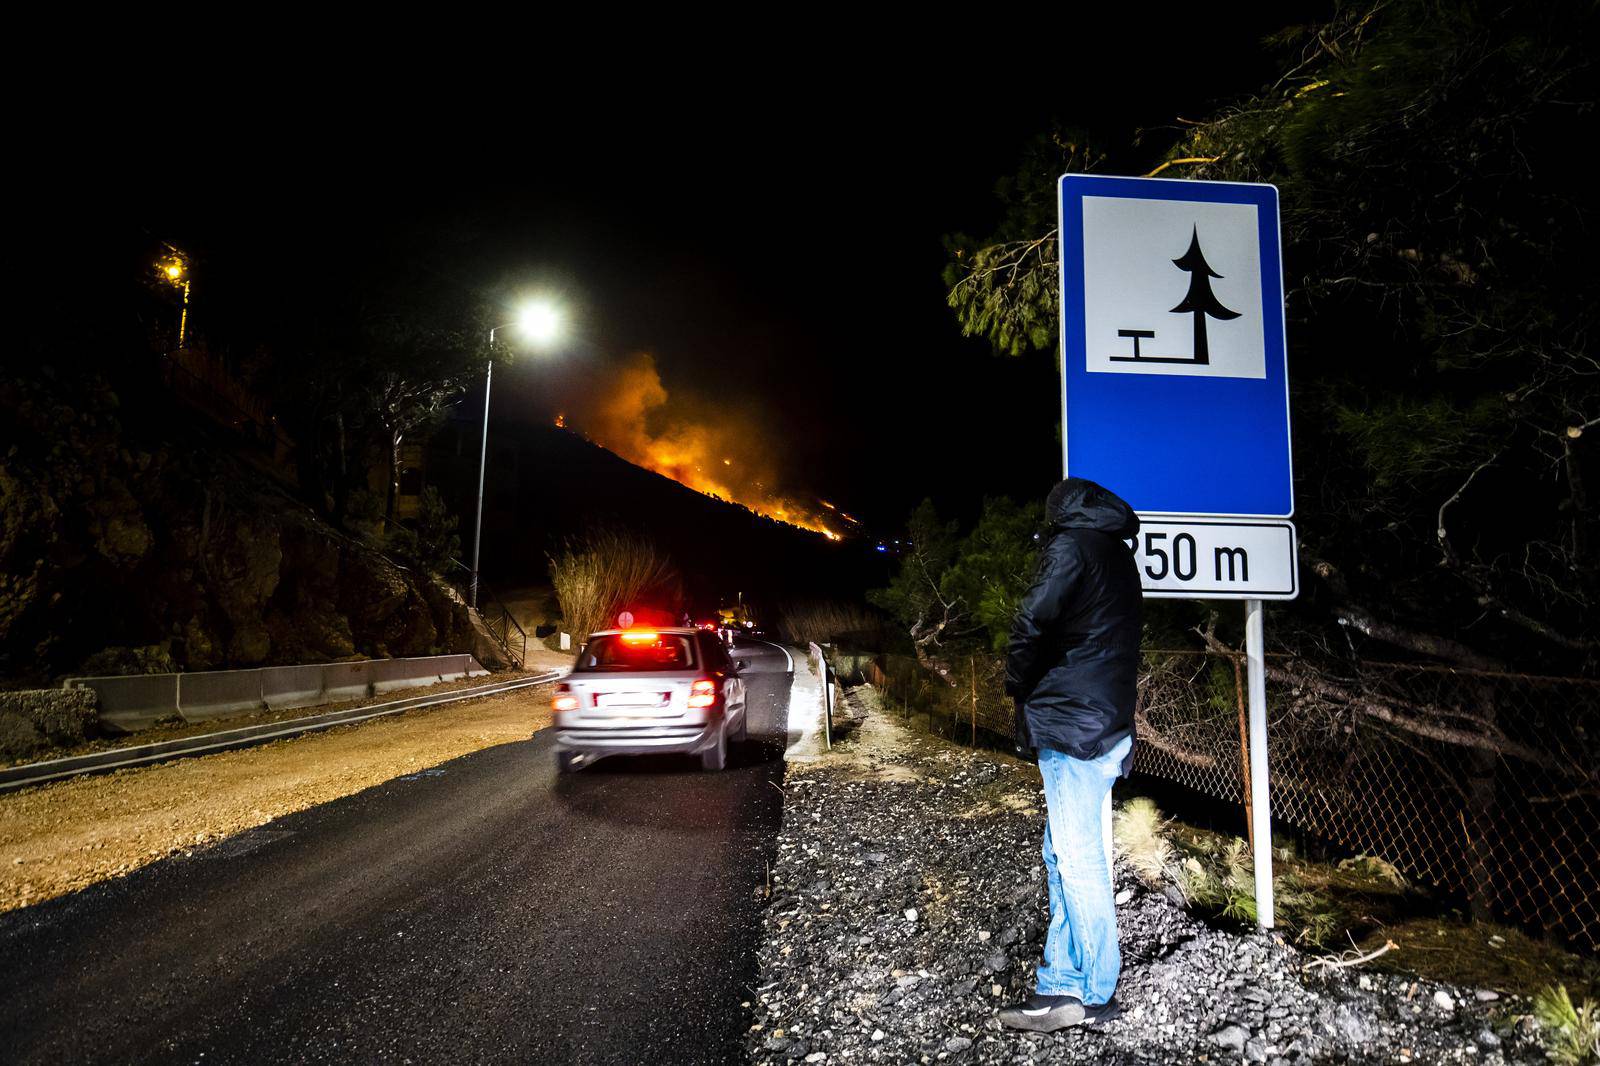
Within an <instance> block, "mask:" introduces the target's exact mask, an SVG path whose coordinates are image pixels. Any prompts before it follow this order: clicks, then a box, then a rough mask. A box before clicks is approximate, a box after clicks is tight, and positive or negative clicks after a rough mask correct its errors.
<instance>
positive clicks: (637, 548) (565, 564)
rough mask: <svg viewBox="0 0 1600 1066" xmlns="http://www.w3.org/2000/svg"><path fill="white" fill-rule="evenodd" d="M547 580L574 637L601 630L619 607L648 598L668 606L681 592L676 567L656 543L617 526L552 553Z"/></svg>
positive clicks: (587, 534)
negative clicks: (557, 552)
mask: <svg viewBox="0 0 1600 1066" xmlns="http://www.w3.org/2000/svg"><path fill="white" fill-rule="evenodd" d="M550 581H551V584H553V585H554V586H555V592H556V599H557V600H558V601H559V602H560V604H561V617H562V619H563V621H564V622H565V624H566V627H567V630H568V631H569V632H571V633H572V635H573V637H574V639H576V640H579V641H582V640H584V639H585V638H587V637H588V635H589V634H590V633H593V632H595V631H596V630H599V629H605V628H607V627H608V626H609V625H610V624H611V620H612V618H614V617H615V616H616V614H617V612H618V611H619V610H621V609H622V608H623V607H625V606H629V605H632V604H636V603H639V602H641V601H642V600H643V599H645V598H649V599H651V600H652V601H654V602H655V603H657V604H659V605H662V606H666V605H668V604H669V602H670V603H676V601H677V600H678V599H679V598H680V597H679V584H680V583H679V578H678V571H677V568H676V567H675V566H673V564H672V560H670V559H669V558H667V556H666V554H665V553H664V552H662V551H661V550H660V549H659V548H657V547H656V545H655V544H654V543H653V542H652V541H650V540H647V539H646V538H644V537H641V536H638V535H637V534H634V533H629V532H626V531H624V530H618V529H598V530H592V531H590V532H589V533H586V534H584V535H583V536H581V537H578V538H576V539H574V540H572V541H569V542H567V545H566V546H565V547H564V548H562V550H561V552H560V553H559V554H557V555H552V556H551V557H550Z"/></svg>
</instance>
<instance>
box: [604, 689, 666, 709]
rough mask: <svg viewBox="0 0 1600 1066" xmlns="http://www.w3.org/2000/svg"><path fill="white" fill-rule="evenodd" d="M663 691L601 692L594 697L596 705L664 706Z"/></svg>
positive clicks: (664, 696)
mask: <svg viewBox="0 0 1600 1066" xmlns="http://www.w3.org/2000/svg"><path fill="white" fill-rule="evenodd" d="M667 702H668V694H667V693H665V692H602V693H600V695H599V696H597V697H595V701H594V705H595V706H596V707H606V708H611V707H665V706H666V705H667Z"/></svg>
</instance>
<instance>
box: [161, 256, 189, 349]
mask: <svg viewBox="0 0 1600 1066" xmlns="http://www.w3.org/2000/svg"><path fill="white" fill-rule="evenodd" d="M167 251H168V252H169V253H170V254H169V255H168V256H167V257H166V258H165V259H162V260H161V261H160V262H159V263H157V264H156V267H157V269H159V270H160V271H161V275H162V277H164V278H166V279H167V280H168V281H170V282H171V283H172V284H173V285H176V286H178V287H180V288H182V289H183V310H182V311H180V312H179V313H178V344H177V346H178V347H179V348H182V347H183V338H184V335H185V334H187V333H188V331H189V261H188V260H187V259H185V258H184V255H183V253H182V252H180V251H178V250H177V249H176V248H174V247H173V246H172V245H170V244H169V245H167Z"/></svg>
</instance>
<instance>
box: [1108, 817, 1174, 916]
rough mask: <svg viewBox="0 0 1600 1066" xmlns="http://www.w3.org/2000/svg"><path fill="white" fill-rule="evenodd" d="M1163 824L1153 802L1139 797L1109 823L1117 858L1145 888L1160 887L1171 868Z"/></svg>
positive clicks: (1164, 824) (1164, 825) (1166, 823)
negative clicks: (1137, 877) (1142, 882)
mask: <svg viewBox="0 0 1600 1066" xmlns="http://www.w3.org/2000/svg"><path fill="white" fill-rule="evenodd" d="M1167 825H1168V822H1167V820H1166V819H1163V818H1162V817H1161V811H1160V809H1159V808H1158V807H1156V805H1155V802H1154V801H1152V800H1150V799H1147V798H1145V797H1143V796H1139V797H1136V798H1134V799H1131V800H1129V801H1128V802H1127V803H1126V804H1124V805H1123V807H1122V810H1121V811H1119V812H1118V814H1117V817H1116V819H1115V821H1114V822H1113V823H1112V828H1111V838H1112V840H1113V841H1114V842H1115V843H1116V854H1117V856H1118V857H1119V858H1121V859H1122V861H1123V862H1124V863H1126V864H1127V866H1128V868H1129V869H1131V870H1132V871H1133V872H1134V873H1136V874H1138V875H1139V877H1140V879H1142V880H1143V881H1144V882H1145V884H1147V885H1160V884H1161V883H1162V881H1163V880H1164V879H1165V878H1166V877H1167V874H1168V868H1169V867H1170V866H1171V865H1172V845H1171V844H1169V843H1168V842H1167V837H1166V828H1167ZM1175 880H1176V879H1175ZM1180 887H1182V886H1181V885H1180ZM1185 894H1186V895H1187V893H1185Z"/></svg>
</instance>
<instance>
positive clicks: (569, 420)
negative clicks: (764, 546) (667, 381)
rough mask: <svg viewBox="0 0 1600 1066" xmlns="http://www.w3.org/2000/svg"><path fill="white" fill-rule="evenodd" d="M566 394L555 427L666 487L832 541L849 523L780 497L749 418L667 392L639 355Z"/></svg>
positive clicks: (828, 510) (767, 449)
mask: <svg viewBox="0 0 1600 1066" xmlns="http://www.w3.org/2000/svg"><path fill="white" fill-rule="evenodd" d="M586 385H587V386H588V387H587V388H585V389H583V390H582V391H581V393H580V394H579V395H577V396H569V398H568V400H567V402H566V405H565V408H564V410H563V411H562V412H561V414H560V415H559V416H558V417H557V424H558V425H561V426H564V427H566V428H568V429H572V430H575V431H577V432H580V433H582V434H583V435H584V436H586V437H588V438H589V439H590V440H592V441H594V442H595V443H596V444H599V445H601V446H603V447H605V448H607V449H609V450H610V451H612V452H615V453H616V454H617V455H620V456H621V457H622V458H624V459H626V460H628V461H629V462H630V463H634V464H635V465H637V466H642V467H644V468H645V469H647V470H654V471H655V472H656V473H658V474H662V475H664V476H666V477H669V478H672V479H673V480H674V481H678V482H681V483H682V484H684V485H687V486H689V487H690V488H692V489H695V490H696V491H698V492H703V493H705V494H706V495H708V496H715V497H717V498H718V499H721V500H728V501H730V502H733V503H737V504H741V505H743V506H745V507H748V508H749V509H750V510H752V511H755V512H757V513H758V514H763V515H766V516H767V517H769V518H776V519H778V520H779V521H782V522H788V523H789V524H791V525H796V526H800V527H802V528H804V529H810V530H814V531H815V532H818V533H822V534H824V535H825V536H828V537H830V538H832V539H835V540H837V539H839V536H840V533H841V532H843V531H845V530H847V529H848V527H849V526H850V524H851V523H850V522H849V521H847V520H846V517H847V516H839V514H838V512H837V511H836V510H834V509H833V508H832V506H831V505H830V504H827V503H825V502H823V501H816V502H813V503H808V502H806V501H805V499H804V498H803V497H800V496H798V495H797V494H795V493H792V492H786V491H785V488H784V486H783V483H782V481H781V479H780V472H779V470H778V468H777V464H776V463H774V462H773V459H772V456H773V455H774V454H776V453H775V451H774V449H773V448H772V447H771V446H770V445H769V442H768V441H767V440H766V438H765V435H764V434H762V433H761V432H760V431H759V430H758V429H757V428H756V427H755V426H754V425H752V424H751V422H750V420H749V418H748V417H747V416H745V415H743V414H741V413H738V412H732V411H729V410H728V409H727V408H726V406H725V401H724V403H723V404H719V403H717V402H714V401H712V400H702V399H697V398H693V397H690V396H689V395H688V394H687V393H684V394H680V395H674V394H669V393H668V391H667V388H666V386H665V385H664V384H662V381H661V374H660V372H659V371H658V370H657V369H656V362H655V359H654V357H652V356H650V355H648V354H646V353H640V354H638V355H635V356H634V357H633V358H631V359H629V360H628V361H627V362H625V363H624V364H623V365H622V366H621V367H620V368H618V369H616V370H612V371H609V372H607V373H605V374H603V375H601V376H600V377H599V379H598V380H596V379H591V380H589V381H588V382H587V383H586Z"/></svg>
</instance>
